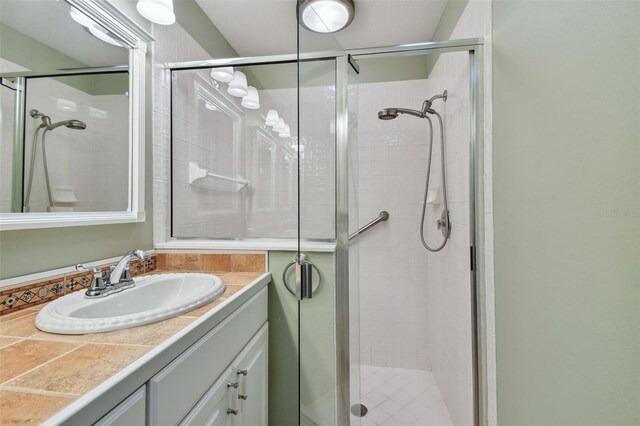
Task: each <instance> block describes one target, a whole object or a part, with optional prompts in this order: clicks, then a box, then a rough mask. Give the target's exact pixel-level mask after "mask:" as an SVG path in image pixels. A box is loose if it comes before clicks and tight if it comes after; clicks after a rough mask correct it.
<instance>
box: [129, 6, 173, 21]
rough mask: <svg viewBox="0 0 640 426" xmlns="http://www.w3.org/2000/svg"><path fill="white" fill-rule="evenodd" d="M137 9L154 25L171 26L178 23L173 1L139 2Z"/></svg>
mask: <svg viewBox="0 0 640 426" xmlns="http://www.w3.org/2000/svg"><path fill="white" fill-rule="evenodd" d="M136 9H138V12H139V13H140V15H142V16H143V17H145V18H146V19H148V20H149V21H151V22H153V23H154V24H159V25H171V24H173V23H174V22H176V15H175V14H174V13H173V0H138V4H137V5H136Z"/></svg>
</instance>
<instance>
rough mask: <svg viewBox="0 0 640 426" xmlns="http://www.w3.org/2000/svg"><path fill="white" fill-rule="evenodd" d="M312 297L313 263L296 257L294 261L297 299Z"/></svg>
mask: <svg viewBox="0 0 640 426" xmlns="http://www.w3.org/2000/svg"><path fill="white" fill-rule="evenodd" d="M312 297H313V263H311V262H309V261H308V260H304V259H298V261H297V262H296V298H297V299H298V300H303V299H311V298H312Z"/></svg>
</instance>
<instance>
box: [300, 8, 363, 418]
mask: <svg viewBox="0 0 640 426" xmlns="http://www.w3.org/2000/svg"><path fill="white" fill-rule="evenodd" d="M311 13H313V11H311ZM318 52H330V53H329V54H327V55H323V56H324V57H325V58H326V57H333V58H337V59H322V60H319V59H313V57H314V56H318V55H317V53H318ZM343 52H344V50H343V49H342V47H341V46H340V44H339V43H338V42H337V41H336V39H335V38H334V37H333V35H331V34H320V33H315V32H311V31H309V30H307V29H305V28H304V27H303V26H302V25H299V26H298V55H299V61H298V149H297V151H298V158H299V163H298V167H299V196H300V204H299V226H300V228H299V235H298V237H299V252H300V254H304V255H306V256H308V260H309V261H310V262H311V263H313V265H315V267H317V268H318V271H319V274H317V273H316V272H314V274H313V288H314V291H313V297H312V298H310V299H303V300H301V301H300V302H299V306H298V309H299V357H300V378H299V380H300V423H301V424H320V425H336V424H340V425H342V424H347V423H349V421H350V418H351V419H355V422H356V423H357V422H358V421H359V418H358V417H354V416H351V415H350V413H349V412H350V405H351V403H352V401H353V402H359V386H358V384H359V380H357V379H356V380H353V379H354V378H357V374H358V373H357V372H358V368H357V366H358V356H357V355H358V351H357V346H358V342H359V339H358V338H357V337H356V338H355V339H350V337H351V338H353V337H354V333H356V335H357V331H358V330H357V321H355V322H353V321H350V311H351V313H352V314H354V315H355V318H357V314H358V310H357V298H352V297H350V289H352V290H353V289H355V291H357V274H355V275H352V276H351V277H350V276H349V269H348V265H349V256H352V257H354V258H357V252H355V251H353V252H350V251H349V248H348V246H347V236H348V223H347V221H348V217H349V214H354V213H356V212H354V211H351V210H349V211H347V204H348V199H347V193H348V190H349V188H348V185H349V182H348V178H349V177H351V176H350V175H348V174H347V169H348V167H347V161H348V155H347V142H348V131H347V126H348V125H349V121H348V118H349V114H348V111H347V109H346V107H347V88H348V87H347V86H348V68H347V67H348V66H347V64H346V62H345V58H344V54H343ZM352 94H356V93H352ZM353 107H354V108H356V107H357V102H354V103H353ZM352 125H353V124H352ZM351 184H355V182H354V181H351ZM355 217H357V214H356V216H355ZM322 243H324V244H325V246H324V248H325V249H326V248H327V247H330V248H331V250H330V251H324V252H322V250H320V248H323V245H322ZM356 272H357V271H356ZM350 280H355V281H354V282H351V283H350ZM352 285H353V286H354V287H353V288H351V287H350V286H352ZM350 323H351V324H355V325H356V327H355V328H354V329H351V330H350V329H349V326H350ZM350 333H351V336H350ZM351 342H355V343H356V347H352V346H351V345H350V343H351ZM354 364H355V365H356V368H350V366H353V365H354ZM350 383H353V384H356V386H355V387H352V388H350V386H349V384H350Z"/></svg>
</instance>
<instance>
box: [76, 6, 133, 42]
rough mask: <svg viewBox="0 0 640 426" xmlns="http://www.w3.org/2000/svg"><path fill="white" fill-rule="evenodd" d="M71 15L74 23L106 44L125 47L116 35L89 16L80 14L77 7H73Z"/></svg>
mask: <svg viewBox="0 0 640 426" xmlns="http://www.w3.org/2000/svg"><path fill="white" fill-rule="evenodd" d="M69 15H70V16H71V18H73V20H74V21H76V22H77V23H78V24H80V25H82V27H83V28H84V29H85V30H86V31H87V32H89V34H91V35H92V36H94V37H95V38H98V39H100V40H102V41H104V42H105V43H109V44H112V45H114V46H118V47H123V46H122V43H121V42H120V41H119V40H118V39H117V38H116V36H115V35H113V34H112V33H111V32H110V31H107V30H106V29H105V28H104V27H102V26H101V25H99V24H96V23H95V21H94V20H93V19H91V18H89V17H88V16H87V15H85V14H84V13H82V12H80V11H79V10H78V9H76V8H75V7H71V11H70V12H69Z"/></svg>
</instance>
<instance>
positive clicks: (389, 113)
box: [378, 108, 425, 120]
mask: <svg viewBox="0 0 640 426" xmlns="http://www.w3.org/2000/svg"><path fill="white" fill-rule="evenodd" d="M398 114H409V115H413V116H415V117H418V118H424V117H425V115H424V113H422V112H420V111H416V110H413V109H406V108H385V109H383V110H382V111H379V112H378V118H379V119H380V120H393V119H394V118H396V117H397V116H398Z"/></svg>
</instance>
